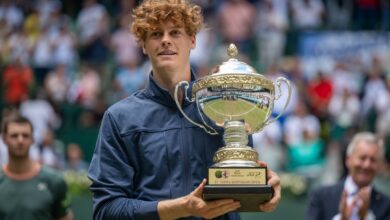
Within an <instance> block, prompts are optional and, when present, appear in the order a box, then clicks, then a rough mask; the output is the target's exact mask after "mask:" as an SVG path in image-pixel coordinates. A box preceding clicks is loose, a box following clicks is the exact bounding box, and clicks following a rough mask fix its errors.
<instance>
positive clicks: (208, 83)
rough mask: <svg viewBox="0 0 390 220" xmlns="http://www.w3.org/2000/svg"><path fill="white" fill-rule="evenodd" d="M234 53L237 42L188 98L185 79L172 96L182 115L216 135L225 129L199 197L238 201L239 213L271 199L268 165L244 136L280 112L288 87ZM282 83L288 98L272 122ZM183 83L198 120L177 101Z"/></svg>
mask: <svg viewBox="0 0 390 220" xmlns="http://www.w3.org/2000/svg"><path fill="white" fill-rule="evenodd" d="M237 54H238V51H237V48H236V46H235V45H234V44H231V45H230V46H229V48H228V55H229V56H230V59H229V60H228V61H226V62H223V63H222V64H221V65H219V66H218V67H217V68H215V69H214V71H212V72H211V73H210V74H209V75H207V76H205V77H203V78H200V79H198V80H197V81H195V82H194V84H193V85H192V92H191V99H190V98H188V96H187V92H188V88H189V84H188V82H186V81H182V82H180V83H178V84H177V85H176V88H175V93H174V98H175V102H176V105H177V106H178V109H179V111H180V112H181V113H182V114H183V116H184V117H185V118H186V119H187V120H189V121H190V122H191V123H193V124H195V125H197V126H199V127H201V128H203V129H204V130H205V131H206V132H207V133H209V134H212V135H215V134H218V132H217V130H218V129H216V128H218V127H219V128H223V139H224V142H225V146H223V147H221V148H219V149H218V150H217V152H216V153H215V155H214V157H213V162H214V164H213V165H212V166H211V167H210V168H209V169H208V179H207V181H208V182H207V185H206V186H205V189H204V195H203V198H204V199H206V200H212V199H223V198H232V199H235V200H239V201H240V202H241V208H240V209H239V211H259V208H258V207H259V204H261V203H264V202H266V201H267V200H269V199H270V198H272V195H273V189H272V187H271V186H269V185H267V169H266V168H265V167H260V166H259V165H258V164H257V161H258V153H257V151H256V150H254V149H253V148H252V147H249V146H247V145H248V135H250V134H252V133H255V132H259V131H261V130H262V129H263V128H264V127H265V126H267V125H268V124H270V123H272V122H273V121H274V120H277V118H279V117H280V116H281V115H282V114H283V112H284V110H285V109H286V107H287V105H288V103H289V100H290V96H291V86H290V83H289V81H288V80H287V79H285V78H284V77H278V78H277V79H276V81H275V83H274V82H273V81H271V80H269V79H267V78H266V77H265V76H263V75H261V74H259V73H256V70H255V69H254V68H253V67H251V66H249V65H247V64H246V63H244V62H241V61H239V60H237V59H236V58H235V57H236V56H237ZM282 82H284V83H285V84H286V85H287V87H288V94H287V95H288V98H287V101H286V103H285V105H284V110H283V111H282V112H281V113H280V114H279V115H278V116H276V117H275V118H274V119H272V120H270V116H271V114H272V109H273V105H274V102H275V100H277V99H279V98H280V97H281V83H282ZM183 86H184V97H185V98H186V99H187V100H189V101H190V102H196V106H197V110H198V113H199V116H200V118H201V120H202V121H201V122H195V121H193V120H192V119H191V118H189V117H188V116H187V115H186V114H185V113H184V112H183V110H182V108H181V104H180V102H179V100H178V91H179V88H183ZM276 89H277V90H278V92H277V94H276Z"/></svg>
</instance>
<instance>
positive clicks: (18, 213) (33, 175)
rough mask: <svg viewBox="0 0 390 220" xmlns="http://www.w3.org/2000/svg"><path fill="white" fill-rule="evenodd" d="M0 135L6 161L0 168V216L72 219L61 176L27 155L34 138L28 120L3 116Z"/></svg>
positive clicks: (9, 217)
mask: <svg viewBox="0 0 390 220" xmlns="http://www.w3.org/2000/svg"><path fill="white" fill-rule="evenodd" d="M2 135H3V140H4V143H5V144H6V145H7V147H8V158H9V162H8V163H7V164H6V165H5V166H3V167H2V168H1V170H0V203H1V206H0V219H60V220H71V219H73V216H72V212H71V211H70V199H69V197H68V195H67V186H66V183H65V181H64V179H63V177H61V176H60V175H59V174H57V173H55V172H54V171H53V170H51V169H49V168H47V167H45V166H41V165H40V164H39V163H38V162H36V161H34V160H32V159H31V158H30V157H29V150H30V147H31V145H32V144H33V142H34V137H33V125H32V124H31V123H30V122H29V121H28V119H26V118H23V117H21V116H18V115H11V116H9V117H7V118H5V119H4V121H3V126H2Z"/></svg>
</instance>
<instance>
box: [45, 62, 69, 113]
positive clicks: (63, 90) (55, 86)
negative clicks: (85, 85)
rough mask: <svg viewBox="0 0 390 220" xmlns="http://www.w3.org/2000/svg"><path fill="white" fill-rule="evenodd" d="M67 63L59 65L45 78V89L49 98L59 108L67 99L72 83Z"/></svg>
mask: <svg viewBox="0 0 390 220" xmlns="http://www.w3.org/2000/svg"><path fill="white" fill-rule="evenodd" d="M68 72H69V70H68V68H67V67H66V65H61V64H59V65H57V66H56V67H55V68H54V69H53V70H52V71H51V72H50V73H49V74H48V75H47V76H46V79H45V84H44V89H45V92H46V94H47V98H48V100H49V101H50V102H51V103H52V104H53V105H54V107H55V109H58V107H60V106H61V105H62V104H65V103H66V101H67V95H68V90H69V87H70V85H71V77H70V76H69V75H70V74H69V73H68Z"/></svg>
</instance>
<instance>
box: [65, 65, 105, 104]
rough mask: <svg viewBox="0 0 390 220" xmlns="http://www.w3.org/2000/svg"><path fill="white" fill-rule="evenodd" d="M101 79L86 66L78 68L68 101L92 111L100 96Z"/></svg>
mask: <svg viewBox="0 0 390 220" xmlns="http://www.w3.org/2000/svg"><path fill="white" fill-rule="evenodd" d="M100 87H101V77H100V75H99V74H98V73H97V72H96V71H95V70H94V69H93V68H92V67H91V66H90V65H88V64H83V65H82V66H81V67H80V72H79V74H78V78H77V79H75V80H74V81H73V82H72V84H71V86H70V88H69V95H68V99H69V101H70V102H71V103H77V104H79V105H81V106H82V107H84V108H87V109H94V107H96V104H97V101H98V97H99V94H100Z"/></svg>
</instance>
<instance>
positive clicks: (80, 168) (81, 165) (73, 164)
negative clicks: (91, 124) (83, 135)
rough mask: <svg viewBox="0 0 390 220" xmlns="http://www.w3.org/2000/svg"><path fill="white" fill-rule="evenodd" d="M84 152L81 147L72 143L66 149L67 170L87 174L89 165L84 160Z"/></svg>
mask: <svg viewBox="0 0 390 220" xmlns="http://www.w3.org/2000/svg"><path fill="white" fill-rule="evenodd" d="M83 157H84V155H83V151H82V149H81V147H80V145H78V144H76V143H70V144H68V146H67V147H66V169H67V170H73V171H77V172H87V170H88V163H87V162H86V161H84V159H83Z"/></svg>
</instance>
